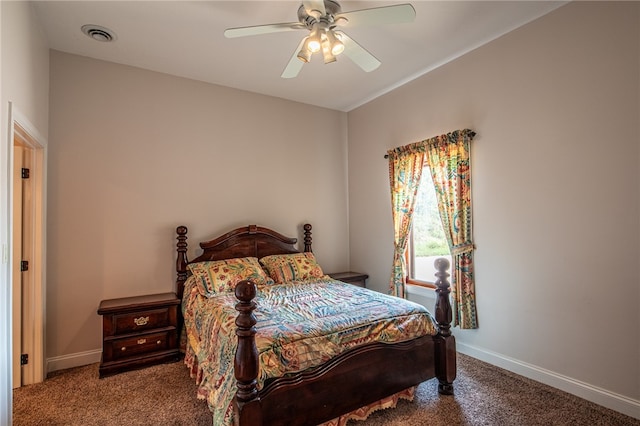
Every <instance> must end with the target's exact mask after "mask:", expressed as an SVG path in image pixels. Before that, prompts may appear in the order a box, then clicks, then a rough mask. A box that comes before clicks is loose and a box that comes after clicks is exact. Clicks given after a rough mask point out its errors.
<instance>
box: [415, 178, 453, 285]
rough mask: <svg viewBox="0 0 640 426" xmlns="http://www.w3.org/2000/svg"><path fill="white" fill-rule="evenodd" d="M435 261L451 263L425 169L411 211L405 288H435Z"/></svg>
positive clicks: (429, 179)
mask: <svg viewBox="0 0 640 426" xmlns="http://www.w3.org/2000/svg"><path fill="white" fill-rule="evenodd" d="M438 257H446V258H448V259H449V261H451V253H450V252H449V244H448V243H447V238H446V237H445V234H444V229H443V228H442V220H441V219H440V213H439V212H438V201H437V199H436V191H435V188H434V186H433V180H432V179H431V172H430V171H429V168H428V167H425V168H424V170H423V171H422V179H421V181H420V188H419V189H418V195H417V198H416V206H415V210H414V211H413V219H412V225H411V235H410V237H409V244H408V245H407V253H406V258H407V271H408V274H409V276H408V277H407V283H408V284H414V285H421V286H426V287H432V288H435V285H433V283H434V282H435V281H436V276H435V272H436V268H435V267H434V266H433V262H434V261H435V259H436V258H438Z"/></svg>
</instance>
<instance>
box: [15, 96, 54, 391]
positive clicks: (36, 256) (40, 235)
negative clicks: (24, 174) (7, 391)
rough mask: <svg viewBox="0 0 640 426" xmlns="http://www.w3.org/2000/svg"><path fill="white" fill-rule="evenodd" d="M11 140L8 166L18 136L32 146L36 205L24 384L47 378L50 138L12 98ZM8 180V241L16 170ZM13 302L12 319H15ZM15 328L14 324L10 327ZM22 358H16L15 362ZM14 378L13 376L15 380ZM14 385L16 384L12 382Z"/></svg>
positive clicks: (27, 301) (25, 338)
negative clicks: (47, 225)
mask: <svg viewBox="0 0 640 426" xmlns="http://www.w3.org/2000/svg"><path fill="white" fill-rule="evenodd" d="M8 127H9V143H10V146H11V156H10V164H9V170H13V167H14V158H13V151H14V150H13V146H14V140H15V138H19V139H20V141H21V143H23V144H24V145H26V146H28V147H29V148H31V153H32V158H31V165H32V168H33V173H31V176H30V179H32V185H33V187H32V189H33V209H32V214H31V215H30V216H31V217H30V218H28V219H27V220H29V221H30V222H31V224H32V229H33V235H32V238H31V240H30V241H29V245H30V246H31V247H32V248H33V249H32V253H31V259H32V260H31V262H30V268H31V267H32V266H31V265H33V269H32V271H33V273H32V276H33V288H32V290H33V291H32V292H30V293H29V300H23V306H24V305H25V303H28V304H29V306H30V308H29V311H30V312H32V314H33V322H32V324H33V330H29V331H28V332H26V333H25V332H23V333H22V341H23V343H22V345H23V347H27V348H30V349H29V350H30V352H31V351H32V353H29V363H28V364H26V365H24V366H23V367H22V380H21V382H22V384H25V385H26V384H31V383H38V382H41V381H43V380H44V377H45V374H46V368H45V332H44V321H45V314H46V299H45V295H46V179H45V176H46V164H47V142H46V139H45V138H44V137H43V136H42V135H41V134H40V132H39V131H38V130H37V129H36V127H35V126H34V125H33V124H31V122H30V121H29V120H28V119H27V117H26V116H25V115H23V114H22V113H21V112H20V111H19V110H18V109H17V108H16V106H15V105H13V103H12V102H9V126H8ZM10 176H11V178H10V182H9V184H8V188H7V189H8V195H9V197H8V198H9V200H8V201H9V204H10V205H9V209H8V210H9V232H10V233H11V235H9V241H13V221H14V218H13V173H11V175H10ZM13 256H14V254H13V250H9V257H10V262H9V264H10V265H12V264H13V261H14V259H13ZM9 274H10V276H9V283H12V282H13V272H12V270H11V268H9ZM13 320H14V318H13V306H12V315H11V321H12V322H13ZM10 329H12V327H11V328H10ZM16 361H18V362H19V360H13V361H12V362H16ZM13 380H15V379H14V378H12V383H13ZM12 387H13V384H12Z"/></svg>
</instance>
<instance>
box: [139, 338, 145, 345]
mask: <svg viewBox="0 0 640 426" xmlns="http://www.w3.org/2000/svg"><path fill="white" fill-rule="evenodd" d="M145 343H147V339H138V344H139V345H144V344H145Z"/></svg>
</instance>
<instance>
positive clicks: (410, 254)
mask: <svg viewBox="0 0 640 426" xmlns="http://www.w3.org/2000/svg"><path fill="white" fill-rule="evenodd" d="M413 259H414V250H413V227H411V231H410V232H409V243H408V244H407V248H406V250H405V251H404V261H405V264H406V265H407V276H406V279H405V281H406V283H407V285H415V286H418V287H424V288H430V289H432V290H435V289H436V288H437V287H436V284H435V280H434V281H433V282H430V281H423V280H417V279H415V278H413V276H414V275H415V265H414V262H413Z"/></svg>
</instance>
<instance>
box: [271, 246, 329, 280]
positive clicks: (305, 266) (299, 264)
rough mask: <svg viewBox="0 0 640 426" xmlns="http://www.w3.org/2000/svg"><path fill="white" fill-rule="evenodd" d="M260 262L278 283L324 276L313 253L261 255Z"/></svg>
mask: <svg viewBox="0 0 640 426" xmlns="http://www.w3.org/2000/svg"><path fill="white" fill-rule="evenodd" d="M260 263H262V266H264V267H265V269H266V270H267V272H268V273H269V276H270V277H271V278H272V279H273V280H274V281H275V282H276V283H278V284H281V283H285V282H289V281H307V280H311V279H314V278H321V277H322V276H324V273H323V272H322V268H320V265H318V262H316V258H315V256H314V255H313V253H308V252H305V253H295V254H274V255H272V256H265V257H263V258H262V259H260Z"/></svg>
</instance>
